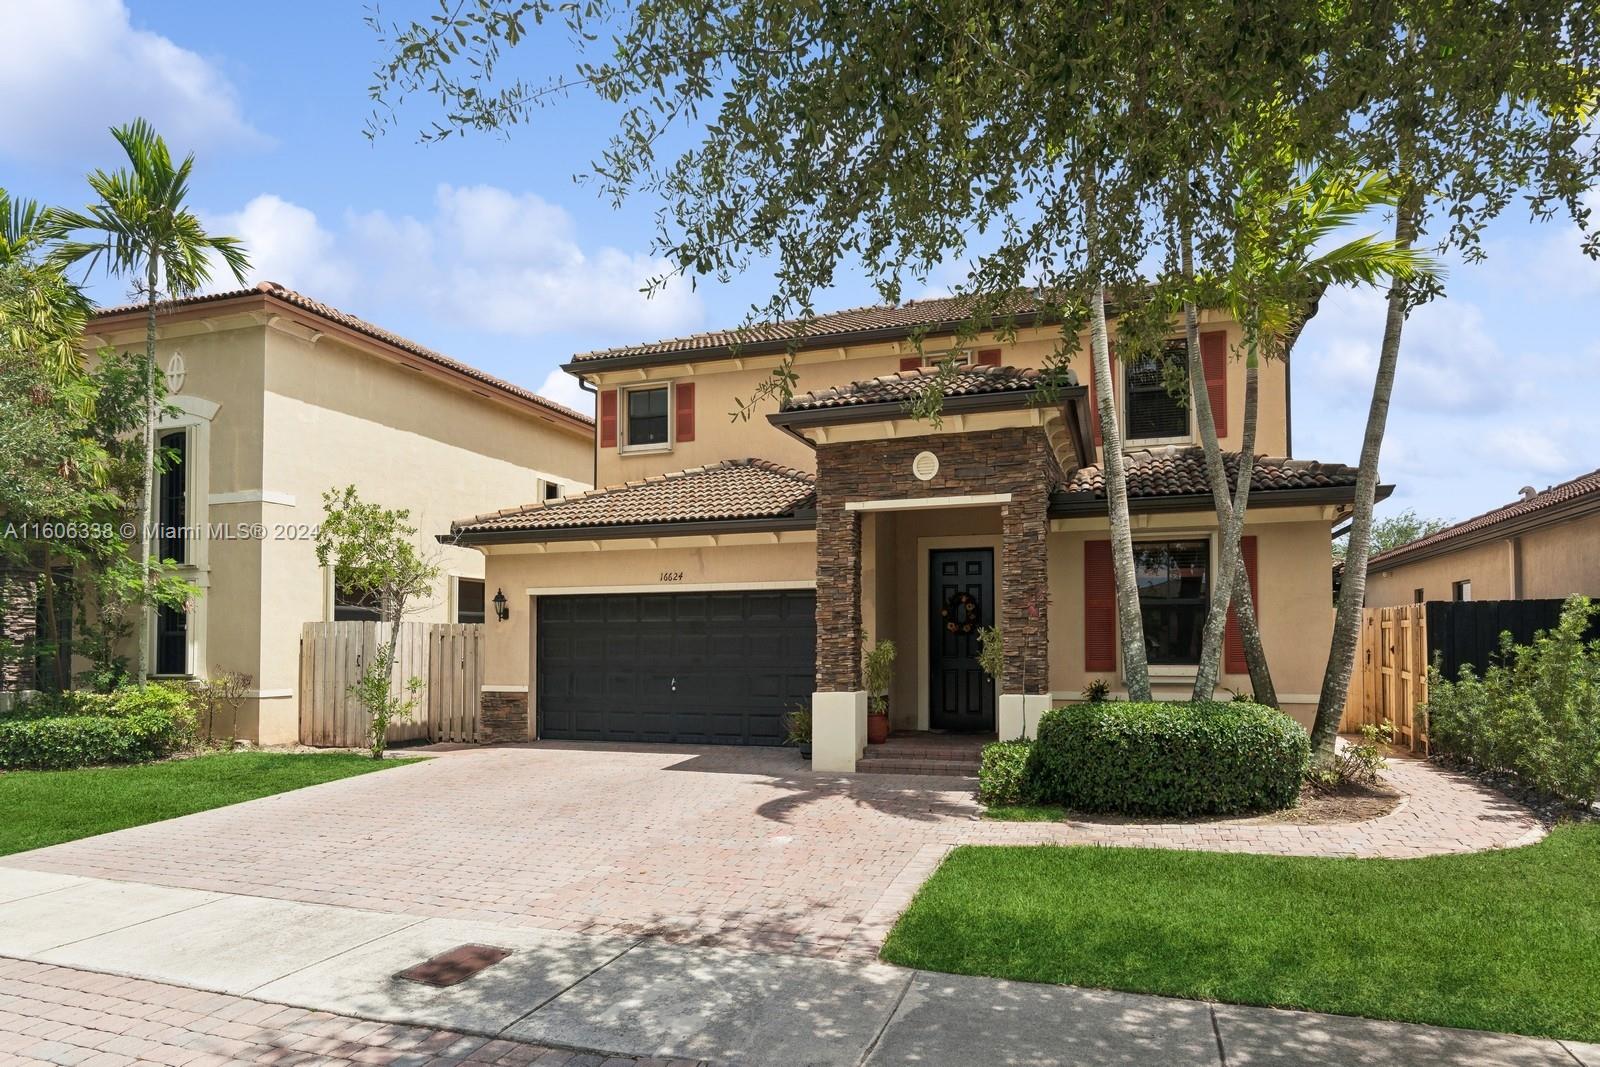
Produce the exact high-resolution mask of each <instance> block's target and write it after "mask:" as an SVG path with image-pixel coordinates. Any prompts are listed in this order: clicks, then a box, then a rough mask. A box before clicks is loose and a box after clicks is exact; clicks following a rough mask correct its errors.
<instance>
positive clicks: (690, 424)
mask: <svg viewBox="0 0 1600 1067" xmlns="http://www.w3.org/2000/svg"><path fill="white" fill-rule="evenodd" d="M672 398H673V402H674V404H675V405H676V409H675V410H674V411H673V413H672V418H673V423H674V425H673V427H672V429H673V436H674V437H675V438H676V439H677V440H679V441H693V440H694V383H693V382H679V383H678V384H677V385H674V386H673V387H672Z"/></svg>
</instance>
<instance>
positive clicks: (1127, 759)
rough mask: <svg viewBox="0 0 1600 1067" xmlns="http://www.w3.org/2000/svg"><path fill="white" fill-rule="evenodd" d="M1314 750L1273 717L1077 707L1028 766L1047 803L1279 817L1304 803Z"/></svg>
mask: <svg viewBox="0 0 1600 1067" xmlns="http://www.w3.org/2000/svg"><path fill="white" fill-rule="evenodd" d="M1310 758H1311V744H1310V739H1309V738H1308V737H1307V735H1306V732H1305V730H1303V729H1301V727H1300V725H1299V724H1298V723H1296V722H1295V721H1294V720H1293V719H1291V718H1289V717H1288V716H1287V715H1285V714H1283V713H1282V712H1280V711H1277V710H1275V709H1273V708H1268V707H1263V706H1261V705H1259V704H1249V703H1244V702H1238V701H1236V702H1232V703H1220V702H1211V703H1148V704H1135V703H1120V702H1119V703H1106V704H1073V705H1069V706H1067V707H1061V708H1056V709H1054V710H1052V711H1049V712H1047V713H1046V714H1045V715H1044V717H1043V718H1042V719H1041V720H1040V722H1039V736H1038V739H1037V740H1036V741H1035V742H1034V745H1033V752H1032V755H1031V756H1030V758H1029V761H1028V771H1027V774H1028V779H1029V782H1030V783H1031V786H1032V788H1033V791H1034V795H1035V799H1036V800H1037V801H1039V802H1040V803H1046V804H1062V805H1065V806H1066V807H1069V808H1072V809H1074V810H1076V811H1083V812H1101V813H1109V812H1114V813H1118V814H1124V815H1157V816H1177V817H1189V816H1196V815H1233V814H1238V813H1242V812H1255V811H1273V810H1276V809H1278V808H1286V807H1289V806H1291V805H1293V804H1294V803H1295V801H1296V800H1297V799H1298V798H1299V796H1300V785H1301V782H1302V781H1303V780H1304V777H1305V772H1306V767H1307V764H1308V763H1309V762H1310Z"/></svg>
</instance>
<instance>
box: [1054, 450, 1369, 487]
mask: <svg viewBox="0 0 1600 1067" xmlns="http://www.w3.org/2000/svg"><path fill="white" fill-rule="evenodd" d="M1223 464H1224V466H1226V467H1227V469H1228V481H1229V483H1230V484H1232V482H1233V480H1234V478H1236V477H1237V476H1238V473H1239V453H1237V452H1229V453H1227V454H1225V455H1224V456H1223ZM1355 484H1356V469H1355V468H1354V467H1350V466H1346V465H1345V464H1343V463H1320V462H1318V461H1317V460H1314V459H1283V458H1273V457H1269V456H1257V457H1256V461H1255V466H1254V467H1253V468H1252V470H1251V475H1250V491H1251V492H1252V493H1255V492H1269V493H1270V492H1272V491H1273V490H1275V489H1333V488H1341V489H1342V488H1350V487H1353V486H1354V485H1355ZM1064 488H1065V490H1066V491H1067V492H1069V493H1093V494H1094V495H1095V496H1098V497H1104V496H1105V490H1106V482H1105V474H1104V472H1103V471H1102V470H1101V469H1100V467H1099V465H1095V466H1092V467H1080V468H1079V469H1078V470H1077V471H1075V472H1074V473H1073V475H1072V477H1071V478H1069V479H1068V481H1067V485H1066V486H1065V487H1064ZM1210 492H1211V485H1210V483H1209V482H1208V481H1207V480H1206V460H1205V451H1204V449H1202V448H1200V446H1198V445H1191V446H1189V447H1187V448H1179V447H1176V446H1172V447H1168V448H1158V449H1148V450H1145V451H1141V452H1130V453H1129V454H1128V495H1129V496H1130V497H1163V496H1193V495H1195V494H1209V493H1210Z"/></svg>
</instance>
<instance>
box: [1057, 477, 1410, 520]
mask: <svg viewBox="0 0 1600 1067" xmlns="http://www.w3.org/2000/svg"><path fill="white" fill-rule="evenodd" d="M1393 492H1394V486H1392V485H1380V486H1378V489H1377V499H1379V500H1384V499H1387V498H1388V496H1389V495H1390V494H1391V493H1393ZM1355 496H1356V490H1355V486H1353V485H1352V486H1344V485H1338V486H1314V487H1311V488H1305V489H1252V490H1250V506H1251V507H1252V508H1256V507H1263V508H1272V507H1296V506H1300V505H1305V504H1349V503H1351V502H1353V501H1354V500H1355ZM1128 510H1129V511H1215V510H1216V503H1215V501H1214V499H1213V498H1212V496H1211V494H1210V493H1174V494H1172V495H1170V496H1130V497H1129V498H1128ZM1105 513H1106V498H1105V497H1103V496H1099V495H1097V494H1095V493H1083V492H1078V493H1068V492H1062V491H1059V490H1058V491H1057V492H1055V493H1052V494H1051V495H1050V517H1051V518H1052V519H1068V518H1083V517H1085V516H1101V515H1104V514H1105Z"/></svg>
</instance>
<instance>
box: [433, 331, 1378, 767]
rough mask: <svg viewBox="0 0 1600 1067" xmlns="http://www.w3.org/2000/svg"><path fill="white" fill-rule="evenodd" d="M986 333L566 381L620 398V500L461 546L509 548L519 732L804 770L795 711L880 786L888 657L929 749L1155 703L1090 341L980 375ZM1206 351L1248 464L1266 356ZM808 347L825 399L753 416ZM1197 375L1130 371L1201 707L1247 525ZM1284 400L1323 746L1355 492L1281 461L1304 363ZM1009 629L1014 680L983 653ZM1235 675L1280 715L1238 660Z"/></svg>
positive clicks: (1144, 522) (511, 686) (899, 709)
mask: <svg viewBox="0 0 1600 1067" xmlns="http://www.w3.org/2000/svg"><path fill="white" fill-rule="evenodd" d="M963 318H964V311H963V308H962V306H961V305H960V304H959V302H957V301H955V300H951V299H937V300H927V301H918V302H913V303H909V304H905V305H903V306H899V307H868V308H861V309H857V310H852V311H846V312H840V313H837V314H831V315H823V316H820V317H818V318H815V319H813V320H810V321H807V322H804V323H800V324H778V325H774V326H771V327H766V328H761V327H757V328H753V329H746V330H737V331H727V332H720V333H707V334H700V335H696V336H693V337H685V338H679V339H674V340H667V341H659V342H655V343H651V344H641V345H632V346H628V347H624V348H614V349H608V350H605V351H599V352H588V353H584V354H581V355H578V356H575V357H574V358H573V359H572V360H571V361H570V362H569V363H568V364H567V365H566V369H567V370H568V371H569V372H571V373H573V374H575V375H577V376H579V377H580V378H581V379H582V381H583V383H584V385H585V387H586V388H590V389H592V390H594V391H595V392H596V393H597V394H598V419H597V424H598V425H597V432H596V436H595V442H594V445H595V469H596V472H597V475H596V482H595V484H596V485H598V486H604V487H605V488H602V489H597V490H595V491H591V492H588V493H584V494H581V495H577V496H574V497H569V498H566V499H562V500H557V501H541V500H534V501H532V502H531V503H529V504H527V505H526V506H521V507H512V508H508V509H506V510H502V511H498V512H492V513H489V514H482V515H478V516H477V517H475V518H471V519H465V520H462V521H458V522H456V523H454V524H453V525H452V527H451V532H450V535H448V539H449V540H450V541H452V542H453V543H455V544H458V545H472V546H476V547H478V548H480V549H482V551H483V552H484V554H485V556H486V558H487V564H486V567H485V582H486V588H488V589H490V590H494V591H495V592H496V593H498V594H499V596H501V597H503V598H504V609H503V611H501V612H499V613H497V614H498V615H499V617H498V618H492V619H491V620H490V621H489V622H488V624H487V625H488V633H489V640H488V646H487V647H488V665H487V677H486V681H487V683H488V684H487V687H486V688H487V690H488V692H487V693H486V700H487V701H489V702H491V703H492V704H493V705H494V706H495V708H496V711H495V714H496V715H497V716H498V717H501V718H511V719H517V720H518V721H521V720H522V719H524V718H525V721H526V727H525V729H526V732H527V735H528V736H530V737H534V736H537V737H541V738H569V739H583V740H596V741H682V742H699V743H728V744H776V743H779V742H780V741H781V740H782V738H783V732H784V731H783V716H784V714H785V713H786V712H787V711H789V710H790V709H792V708H794V707H796V706H806V705H809V706H810V707H811V709H812V712H813V717H814V732H815V733H814V747H815V766H816V767H817V768H818V769H822V770H850V769H853V768H854V766H855V761H856V759H857V758H858V757H859V756H860V754H861V752H862V750H863V745H864V741H865V736H866V734H865V728H866V696H865V694H864V692H863V685H862V677H861V656H862V649H863V644H864V643H866V642H873V641H877V640H880V639H884V638H888V639H892V640H894V641H895V642H896V644H897V647H898V650H899V656H898V660H897V664H896V668H897V669H896V674H895V678H894V682H893V684H892V686H891V690H890V696H889V706H890V712H891V720H892V724H893V726H894V728H896V729H901V730H951V731H970V732H975V733H991V734H992V733H998V734H999V735H1000V736H1002V737H1016V736H1018V735H1021V734H1023V733H1031V731H1032V728H1033V725H1034V724H1035V723H1036V722H1037V719H1038V716H1039V715H1040V714H1041V713H1042V711H1043V710H1045V709H1047V708H1048V707H1050V706H1051V705H1052V703H1053V702H1060V701H1064V700H1071V699H1076V698H1078V696H1079V694H1080V692H1081V691H1082V690H1083V689H1084V687H1085V686H1086V685H1087V684H1088V683H1090V682H1091V681H1093V680H1095V679H1104V680H1106V681H1107V682H1108V683H1109V684H1110V686H1111V688H1112V691H1113V692H1118V691H1123V692H1125V688H1124V687H1123V685H1122V682H1121V677H1120V665H1121V656H1120V654H1119V649H1118V635H1117V626H1116V616H1115V603H1114V589H1113V583H1112V576H1111V575H1112V572H1111V550H1110V547H1111V546H1110V540H1109V524H1108V521H1107V517H1106V502H1105V497H1104V486H1103V482H1102V476H1101V471H1100V466H1099V463H1100V446H1099V442H1098V433H1097V430H1096V426H1095V423H1096V420H1095V418H1094V417H1093V416H1092V411H1093V406H1092V400H1091V397H1090V396H1089V393H1090V390H1089V389H1088V388H1087V387H1086V386H1084V385H1078V384H1074V385H1072V386H1071V387H1069V388H1066V389H1064V390H1061V391H1060V392H1059V394H1058V395H1057V396H1056V397H1055V399H1054V400H1052V402H1051V403H1049V404H1043V403H1040V401H1039V395H1038V391H1037V389H1036V383H1037V373H1038V368H1039V367H1040V366H1041V365H1043V364H1044V362H1045V361H1046V359H1047V357H1048V355H1049V354H1050V353H1051V352H1052V351H1053V350H1054V348H1055V347H1056V345H1057V342H1058V340H1059V336H1060V335H1059V326H1058V325H1054V324H1052V323H1050V322H1047V321H1044V320H1043V319H1042V318H1039V317H1036V316H1035V317H1030V316H1028V315H1026V314H1024V315H1023V316H1022V317H1021V320H1020V321H1021V327H1020V329H1018V330H1017V331H1016V333H1015V335H1014V336H1013V337H1011V338H1010V339H1008V340H1005V341H1001V340H1000V339H998V338H997V337H996V336H995V335H992V334H991V335H981V336H979V337H978V338H977V339H976V340H975V341H973V342H970V343H967V344H965V345H963V346H962V347H961V348H960V349H959V350H958V349H956V348H955V347H954V339H955V337H956V336H957V332H956V331H957V327H958V324H959V322H960V321H961V320H962V319H963ZM1201 331H1202V333H1201V343H1202V346H1203V350H1204V355H1205V369H1206V381H1205V382H1204V383H1201V384H1202V387H1203V388H1205V389H1206V390H1207V391H1208V396H1209V397H1210V400H1211V404H1212V407H1213V409H1214V411H1215V412H1216V420H1217V424H1218V429H1219V432H1220V433H1221V436H1222V439H1223V443H1224V447H1225V448H1231V449H1237V448H1238V442H1239V440H1240V432H1241V427H1240V419H1239V416H1240V413H1241V412H1242V409H1243V403H1244V374H1243V369H1242V368H1243V365H1242V363H1240V362H1239V361H1237V360H1235V359H1233V358H1232V346H1233V345H1234V344H1236V343H1237V341H1238V339H1239V332H1238V328H1237V326H1236V325H1235V324H1234V323H1232V322H1229V321H1227V320H1225V319H1223V318H1221V317H1219V316H1217V315H1215V314H1206V315H1204V316H1203V317H1202V325H1201ZM1177 332H1178V331H1176V330H1175V331H1174V333H1175V335H1176V334H1177ZM919 336H920V337H921V338H922V341H921V343H920V345H919V344H918V343H917V342H916V341H915V340H914V338H916V337H919ZM791 346H793V348H794V350H795V355H794V371H795V373H796V375H797V379H798V380H797V388H796V393H795V395H794V396H793V397H792V398H791V399H788V400H785V401H783V402H782V403H781V404H780V403H779V402H777V401H776V400H773V399H768V400H766V401H764V402H763V403H762V404H760V405H758V407H757V410H756V412H755V414H754V416H753V417H751V418H748V419H740V418H734V417H732V413H733V412H734V411H735V410H736V408H737V407H738V403H739V401H741V400H748V399H750V398H751V397H752V396H753V395H754V394H755V392H756V389H757V386H758V384H759V383H760V382H761V381H762V380H763V379H764V378H766V377H768V376H769V375H770V373H771V371H772V369H773V368H774V367H775V366H777V365H779V363H780V362H781V361H782V360H784V359H785V355H786V353H787V352H788V351H789V349H790V347H791ZM1082 351H1085V352H1086V351H1087V340H1086V339H1085V340H1084V344H1083V347H1082ZM950 358H954V359H956V360H957V361H958V362H959V363H960V364H961V365H962V367H961V370H960V373H959V374H958V375H957V376H956V377H955V378H954V379H953V381H952V382H951V384H950V386H949V388H948V390H947V392H946V395H945V399H944V402H943V415H942V418H940V419H939V420H938V421H937V422H933V421H928V420H924V419H917V418H914V417H913V416H912V415H911V413H910V411H909V408H908V405H907V403H906V401H907V398H908V397H910V396H912V395H913V394H914V393H915V392H916V391H917V390H918V389H919V387H920V385H921V384H922V383H923V382H925V380H926V378H925V376H926V375H928V374H931V373H934V370H933V366H934V365H935V364H938V363H940V362H941V361H942V360H946V359H950ZM1169 358H1172V357H1170V356H1166V355H1163V356H1152V357H1150V358H1149V359H1146V360H1144V361H1141V362H1133V363H1124V364H1121V365H1119V366H1118V367H1117V368H1116V379H1117V380H1116V383H1115V393H1116V404H1117V409H1118V414H1119V417H1120V418H1121V420H1122V428H1123V431H1124V433H1125V435H1126V439H1127V444H1126V447H1127V449H1128V452H1129V457H1128V458H1129V487H1130V494H1131V505H1130V507H1131V511H1132V514H1133V522H1134V527H1135V537H1136V542H1137V544H1136V550H1137V554H1138V561H1137V562H1138V567H1139V585H1140V590H1141V600H1142V607H1143V612H1144V624H1145V633H1146V641H1147V643H1148V646H1149V648H1148V652H1149V660H1150V663H1151V671H1152V674H1153V675H1155V676H1156V680H1157V692H1158V695H1161V696H1170V697H1186V696H1187V695H1188V690H1189V685H1190V684H1191V680H1192V676H1193V671H1194V665H1195V663H1196V661H1197V658H1198V652H1199V646H1200V634H1201V629H1202V626H1203V622H1204V617H1205V611H1206V606H1207V604H1208V602H1209V600H1210V598H1211V597H1213V596H1214V595H1216V594H1217V590H1216V588H1215V583H1214V582H1213V581H1212V575H1213V574H1214V573H1215V570H1216V551H1217V548H1216V545H1217V537H1216V533H1217V526H1216V521H1215V516H1214V514H1213V511H1212V502H1211V496H1210V493H1209V491H1208V489H1207V485H1206V481H1205V476H1204V470H1203V463H1202V457H1201V452H1200V449H1199V447H1198V444H1197V439H1196V437H1195V434H1194V428H1193V425H1192V421H1193V418H1192V412H1191V410H1190V408H1189V405H1188V403H1187V401H1184V402H1181V403H1180V402H1178V401H1175V400H1174V399H1173V397H1172V395H1171V393H1169V391H1168V390H1167V389H1166V388H1165V387H1164V385H1163V369H1162V366H1161V362H1162V361H1163V360H1165V359H1169ZM1078 359H1079V361H1080V362H1081V361H1082V360H1083V359H1084V357H1082V356H1080V357H1078ZM1083 377H1084V378H1085V379H1087V378H1088V375H1087V374H1084V375H1083ZM1260 397H1261V406H1260V419H1259V431H1258V438H1257V441H1258V445H1259V447H1260V451H1261V452H1262V453H1264V455H1263V456H1261V457H1258V459H1257V461H1256V465H1255V475H1254V482H1253V486H1254V488H1253V491H1252V495H1251V504H1250V512H1249V518H1248V524H1247V530H1246V536H1245V541H1244V546H1243V554H1244V556H1245V559H1246V562H1247V565H1248V569H1249V572H1250V577H1251V581H1252V583H1253V586H1254V589H1255V591H1256V596H1257V598H1258V599H1257V604H1258V614H1259V617H1260V619H1261V625H1262V628H1263V639H1264V643H1265V645H1266V649H1267V652H1268V655H1269V658H1270V660H1271V665H1272V669H1273V674H1274V680H1275V683H1276V685H1277V689H1278V692H1279V695H1280V698H1281V700H1282V702H1283V704H1284V707H1285V709H1286V710H1288V711H1289V712H1291V713H1292V714H1294V715H1296V716H1297V717H1298V718H1299V719H1301V720H1302V721H1303V722H1309V721H1310V718H1311V715H1312V712H1313V710H1314V707H1315V703H1316V693H1317V691H1318V689H1319V687H1320V684H1321V678H1322V670H1323V667H1324V664H1325V660H1326V656H1327V651H1328V643H1329V639H1330V636H1331V632H1332V612H1331V609H1330V606H1329V602H1328V577H1327V575H1328V570H1327V568H1328V551H1329V537H1330V533H1331V528H1332V526H1333V524H1334V523H1335V522H1336V521H1338V520H1339V519H1340V518H1341V517H1342V516H1344V515H1346V514H1347V513H1348V511H1349V507H1350V501H1351V500H1352V498H1353V492H1354V490H1353V487H1354V483H1355V470H1354V469H1353V468H1351V467H1347V466H1344V465H1341V464H1324V463H1317V462H1314V461H1307V460H1297V459H1288V458H1280V457H1286V456H1287V455H1288V454H1289V451H1290V448H1289V429H1290V417H1289V401H1290V396H1289V385H1288V378H1287V371H1286V367H1285V365H1284V364H1283V363H1281V362H1278V363H1269V364H1268V365H1267V366H1266V367H1265V368H1263V370H1262V374H1261V393H1260ZM1236 459H1237V457H1236V456H1235V457H1234V459H1233V462H1236ZM996 622H997V623H998V624H999V625H1000V628H1001V632H1002V635H1003V642H1004V648H1005V668H1004V672H1003V675H1004V676H1003V677H1002V678H1000V679H998V680H992V679H990V678H989V677H988V676H986V675H985V674H984V672H983V671H982V669H981V668H980V667H979V665H978V658H977V657H978V651H979V642H978V638H977V631H978V629H979V628H981V627H983V626H986V625H989V624H991V623H996ZM1225 672H1226V673H1225V675H1224V677H1223V684H1224V685H1225V686H1230V687H1234V688H1236V689H1240V690H1243V689H1247V688H1248V686H1249V678H1248V674H1247V672H1246V668H1245V663H1244V659H1243V651H1242V649H1241V647H1240V645H1239V642H1238V640H1237V637H1236V634H1234V635H1233V636H1230V639H1229V641H1228V647H1227V652H1226V663H1225Z"/></svg>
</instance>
